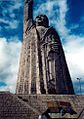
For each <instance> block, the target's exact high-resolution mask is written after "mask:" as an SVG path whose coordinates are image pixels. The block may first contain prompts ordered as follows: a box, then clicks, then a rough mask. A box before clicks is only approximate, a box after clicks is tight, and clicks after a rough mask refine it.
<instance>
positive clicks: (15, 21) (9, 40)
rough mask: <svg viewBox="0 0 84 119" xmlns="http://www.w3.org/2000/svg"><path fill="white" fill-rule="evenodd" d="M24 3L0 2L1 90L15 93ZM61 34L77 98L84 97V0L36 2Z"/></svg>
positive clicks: (15, 0)
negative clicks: (78, 96) (79, 95)
mask: <svg viewBox="0 0 84 119" xmlns="http://www.w3.org/2000/svg"><path fill="white" fill-rule="evenodd" d="M23 8H24V0H0V90H6V91H11V92H13V93H14V92H15V86H16V80H17V72H18V67H19V58H20V51H21V46H22V39H23ZM42 13H43V14H46V15H47V16H48V18H49V20H50V26H53V27H54V28H55V29H56V30H57V32H58V33H59V36H60V39H61V42H62V44H63V48H64V51H65V56H66V60H67V64H68V67H69V71H70V74H71V78H72V81H73V84H74V90H75V92H76V94H80V85H79V81H78V80H77V78H80V79H81V90H82V94H84V0H34V18H35V17H36V16H37V15H38V14H42Z"/></svg>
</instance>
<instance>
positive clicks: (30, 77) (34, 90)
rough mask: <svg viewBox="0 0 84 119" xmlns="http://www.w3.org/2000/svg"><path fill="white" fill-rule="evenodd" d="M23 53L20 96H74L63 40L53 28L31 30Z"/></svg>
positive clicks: (34, 28)
mask: <svg viewBox="0 0 84 119" xmlns="http://www.w3.org/2000/svg"><path fill="white" fill-rule="evenodd" d="M23 47H24V48H23ZM22 49H24V50H22V53H21V61H20V70H19V76H18V82H21V83H18V85H17V89H18V92H17V93H19V94H20V92H21V93H22V92H23V93H25V94H74V90H73V85H72V81H71V78H70V74H69V71H68V68H67V64H66V61H65V56H64V52H63V49H62V45H61V42H60V38H59V36H58V33H57V32H56V31H55V29H54V28H52V27H49V28H45V27H43V26H37V27H31V29H30V30H29V31H28V32H27V34H26V37H25V38H24V40H23V46H22ZM19 84H20V85H19Z"/></svg>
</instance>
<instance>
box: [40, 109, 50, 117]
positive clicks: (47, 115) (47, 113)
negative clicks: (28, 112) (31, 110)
mask: <svg viewBox="0 0 84 119" xmlns="http://www.w3.org/2000/svg"><path fill="white" fill-rule="evenodd" d="M49 113H50V110H49V109H47V110H46V111H45V112H44V113H42V114H41V115H39V118H38V119H51V117H50V115H49Z"/></svg>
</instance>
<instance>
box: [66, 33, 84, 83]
mask: <svg viewBox="0 0 84 119" xmlns="http://www.w3.org/2000/svg"><path fill="white" fill-rule="evenodd" d="M68 39H69V41H68V42H66V43H65V45H64V49H65V53H66V59H67V63H68V66H69V68H70V72H71V76H72V79H73V81H76V78H77V77H79V78H80V77H81V78H82V79H83V77H84V67H83V66H84V37H81V36H80V37H79V36H74V35H72V36H69V37H68ZM83 80H84V79H83Z"/></svg>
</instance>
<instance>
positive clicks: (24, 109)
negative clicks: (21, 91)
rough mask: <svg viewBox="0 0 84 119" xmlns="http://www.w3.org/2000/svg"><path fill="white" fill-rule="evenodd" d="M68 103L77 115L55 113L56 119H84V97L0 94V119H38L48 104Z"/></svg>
mask: <svg viewBox="0 0 84 119" xmlns="http://www.w3.org/2000/svg"><path fill="white" fill-rule="evenodd" d="M49 101H51V102H56V101H57V102H58V103H59V102H60V101H64V102H69V103H70V104H71V106H72V108H73V110H74V111H75V112H76V113H77V114H73V115H70V114H69V113H66V114H65V115H64V116H61V114H59V113H57V114H55V118H56V119H61V118H62V119H68V118H69V119H84V96H77V95H15V94H11V93H9V92H0V119H38V116H39V115H40V114H42V113H43V112H45V111H46V110H47V109H48V102H49Z"/></svg>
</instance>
